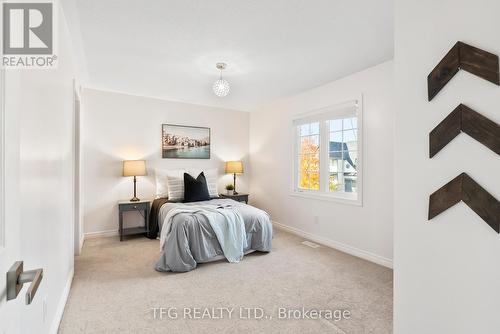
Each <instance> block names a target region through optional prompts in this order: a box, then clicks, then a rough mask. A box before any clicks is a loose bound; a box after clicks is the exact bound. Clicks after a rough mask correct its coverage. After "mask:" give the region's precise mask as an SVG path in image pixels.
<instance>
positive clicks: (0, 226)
mask: <svg viewBox="0 0 500 334" xmlns="http://www.w3.org/2000/svg"><path fill="white" fill-rule="evenodd" d="M4 248H5V70H0V253H2V252H3V250H4Z"/></svg>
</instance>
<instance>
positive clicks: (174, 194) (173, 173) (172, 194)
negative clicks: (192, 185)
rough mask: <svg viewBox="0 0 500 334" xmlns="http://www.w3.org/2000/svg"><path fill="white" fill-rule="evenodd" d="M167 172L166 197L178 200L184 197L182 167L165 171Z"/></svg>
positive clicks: (183, 171)
mask: <svg viewBox="0 0 500 334" xmlns="http://www.w3.org/2000/svg"><path fill="white" fill-rule="evenodd" d="M165 172H166V174H167V187H168V191H167V192H168V199H169V200H171V201H178V200H183V199H184V173H185V172H186V171H185V170H184V169H174V170H167V171H165Z"/></svg>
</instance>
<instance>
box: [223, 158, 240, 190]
mask: <svg viewBox="0 0 500 334" xmlns="http://www.w3.org/2000/svg"><path fill="white" fill-rule="evenodd" d="M226 174H233V186H234V190H233V195H238V193H237V192H236V174H243V162H242V161H226Z"/></svg>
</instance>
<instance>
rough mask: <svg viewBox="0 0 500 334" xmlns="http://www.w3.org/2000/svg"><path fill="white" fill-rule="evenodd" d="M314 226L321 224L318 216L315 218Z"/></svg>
mask: <svg viewBox="0 0 500 334" xmlns="http://www.w3.org/2000/svg"><path fill="white" fill-rule="evenodd" d="M313 222H314V224H316V225H317V224H319V217H318V216H314V220H313Z"/></svg>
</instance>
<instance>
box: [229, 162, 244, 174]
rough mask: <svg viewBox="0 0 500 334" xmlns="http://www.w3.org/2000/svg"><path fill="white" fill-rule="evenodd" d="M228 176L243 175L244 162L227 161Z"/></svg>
mask: <svg viewBox="0 0 500 334" xmlns="http://www.w3.org/2000/svg"><path fill="white" fill-rule="evenodd" d="M225 169H226V174H233V173H236V174H242V173H243V162H242V161H226V168H225Z"/></svg>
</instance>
